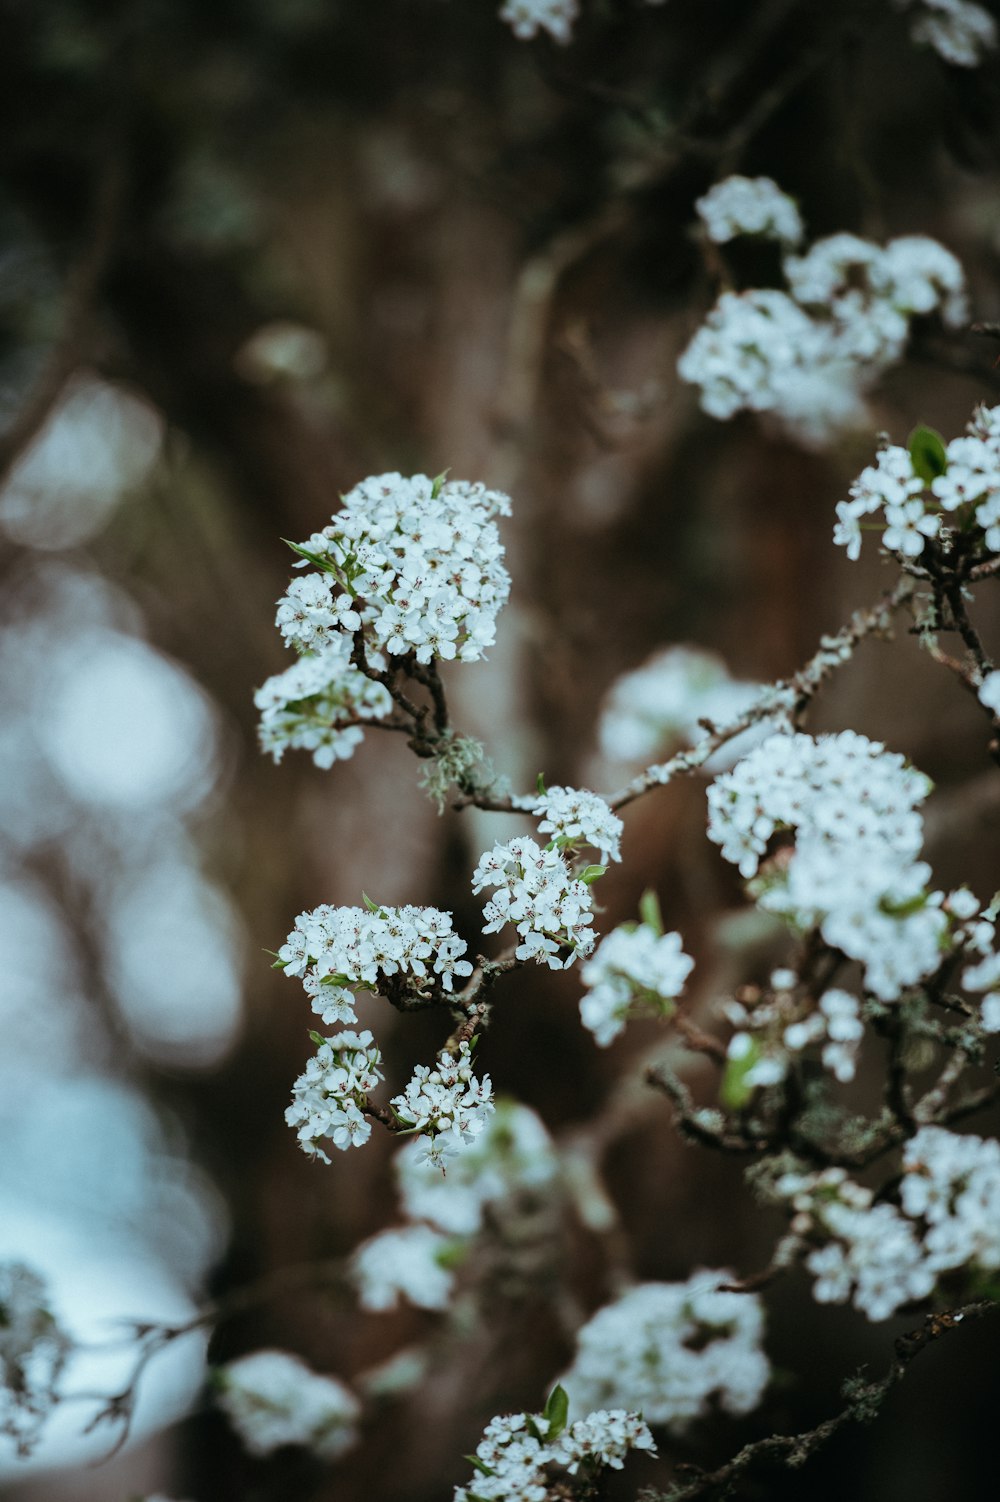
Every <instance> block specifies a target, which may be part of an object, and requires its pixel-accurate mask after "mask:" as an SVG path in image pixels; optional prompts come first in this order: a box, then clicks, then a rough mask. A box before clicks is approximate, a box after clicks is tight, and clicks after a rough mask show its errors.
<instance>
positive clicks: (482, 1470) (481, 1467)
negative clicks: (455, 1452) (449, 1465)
mask: <svg viewBox="0 0 1000 1502" xmlns="http://www.w3.org/2000/svg"><path fill="white" fill-rule="evenodd" d="M462 1459H463V1460H467V1461H468V1462H469V1464H470V1465H471V1466H473V1467H474V1468H475V1469H476V1470H477V1471H478V1472H479V1474H480V1476H495V1475H496V1472H495V1471H494V1470H492V1469H491V1468H490V1467H489V1466H488V1465H487V1464H486V1462H485V1461H484V1460H480V1459H479V1456H478V1455H463V1456H462Z"/></svg>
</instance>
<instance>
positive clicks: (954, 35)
mask: <svg viewBox="0 0 1000 1502" xmlns="http://www.w3.org/2000/svg"><path fill="white" fill-rule="evenodd" d="M895 4H896V8H897V9H898V10H903V9H905V8H907V7H911V6H915V8H916V14H915V15H914V17H913V20H912V22H911V25H910V34H911V36H912V37H913V40H914V41H915V42H926V43H927V45H928V46H929V47H933V48H934V50H935V52H937V53H938V55H939V56H940V57H942V58H943V59H944V61H945V62H946V63H951V64H952V66H953V67H956V68H975V67H977V66H978V64H979V63H981V62H982V60H983V54H984V53H985V52H988V51H990V50H991V49H992V48H994V47H996V45H997V24H996V21H995V20H994V19H993V17H992V16H991V15H990V13H989V11H987V10H985V9H984V8H983V6H981V5H976V4H974V3H973V0H895Z"/></svg>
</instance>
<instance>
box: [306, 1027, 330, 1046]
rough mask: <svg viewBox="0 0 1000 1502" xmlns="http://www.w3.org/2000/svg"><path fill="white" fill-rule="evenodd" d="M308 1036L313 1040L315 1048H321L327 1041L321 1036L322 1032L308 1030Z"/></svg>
mask: <svg viewBox="0 0 1000 1502" xmlns="http://www.w3.org/2000/svg"><path fill="white" fill-rule="evenodd" d="M309 1036H310V1038H311V1039H312V1040H313V1042H314V1043H315V1045H316V1047H317V1048H321V1047H322V1046H323V1044H324V1043H325V1042H326V1041H327V1040H326V1038H324V1037H323V1034H322V1033H314V1032H312V1031H311V1030H310V1033H309Z"/></svg>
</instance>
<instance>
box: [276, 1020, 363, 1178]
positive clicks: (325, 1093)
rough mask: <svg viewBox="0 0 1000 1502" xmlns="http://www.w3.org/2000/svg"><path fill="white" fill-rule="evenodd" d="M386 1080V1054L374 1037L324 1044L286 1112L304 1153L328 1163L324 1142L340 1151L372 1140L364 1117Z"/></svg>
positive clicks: (345, 1037) (346, 1035)
mask: <svg viewBox="0 0 1000 1502" xmlns="http://www.w3.org/2000/svg"><path fill="white" fill-rule="evenodd" d="M381 1079H382V1055H381V1052H380V1051H379V1048H378V1045H377V1044H376V1043H375V1042H374V1041H373V1039H372V1035H371V1033H370V1032H367V1031H366V1032H363V1033H353V1032H343V1033H337V1034H336V1036H335V1037H333V1038H327V1039H326V1040H325V1042H323V1043H322V1044H320V1045H319V1047H318V1048H317V1050H316V1053H315V1054H314V1056H313V1057H312V1058H311V1059H310V1060H309V1062H308V1063H307V1065H306V1068H305V1072H304V1073H303V1074H300V1075H299V1078H298V1079H297V1080H296V1081H295V1084H294V1085H293V1086H292V1104H291V1105H290V1106H289V1107H288V1110H287V1111H286V1112H285V1120H286V1121H287V1122H288V1125H289V1126H290V1127H294V1128H296V1129H297V1136H298V1139H299V1143H300V1145H301V1147H302V1149H303V1151H304V1152H306V1153H308V1154H309V1155H310V1157H317V1158H320V1159H321V1160H322V1161H323V1162H324V1163H329V1161H330V1159H329V1158H328V1157H327V1155H326V1153H325V1152H324V1151H323V1150H322V1148H321V1147H320V1145H319V1144H320V1142H321V1141H323V1140H324V1139H329V1140H330V1141H331V1142H332V1143H333V1145H334V1147H336V1148H338V1149H339V1150H340V1151H341V1152H346V1150H347V1149H348V1148H349V1147H361V1146H363V1145H364V1143H365V1142H367V1141H368V1138H369V1137H370V1136H371V1123H370V1122H369V1121H368V1120H367V1118H366V1117H365V1115H364V1114H363V1111H364V1107H365V1106H367V1103H368V1092H369V1091H370V1090H374V1088H375V1086H376V1085H377V1084H378V1082H379V1080H381Z"/></svg>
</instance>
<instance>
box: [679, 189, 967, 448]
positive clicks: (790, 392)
mask: <svg viewBox="0 0 1000 1502" xmlns="http://www.w3.org/2000/svg"><path fill="white" fill-rule="evenodd" d="M725 187H726V184H725V183H722V184H719V185H718V188H717V189H716V190H715V191H717V192H719V193H720V195H721V190H722V189H723V188H725ZM723 201H724V199H723ZM784 270H785V276H786V279H787V283H788V291H787V292H785V291H780V290H778V289H768V288H763V289H762V288H755V289H750V290H748V291H744V292H724V293H723V294H722V296H721V297H720V298H719V300H718V302H717V303H716V305H715V307H714V308H713V309H712V310H711V312H710V313H709V314H708V317H707V318H706V320H705V323H704V324H703V325H702V327H701V328H700V329H699V330H698V332H697V333H696V334H695V336H694V338H693V339H692V340H691V342H690V344H689V345H688V346H687V348H686V349H685V351H684V353H683V354H682V355H681V357H680V359H679V361H678V363H677V370H678V373H679V375H680V376H681V378H682V379H683V380H685V381H690V382H691V383H692V384H693V385H696V386H700V387H701V405H702V408H703V409H704V411H706V412H707V413H708V414H709V415H710V416H711V417H717V418H720V419H722V420H725V419H727V418H729V417H732V416H733V415H734V414H735V413H737V412H741V411H744V410H749V411H752V412H761V413H769V414H771V415H773V416H774V417H775V418H776V419H777V420H778V421H779V422H780V423H781V424H782V425H783V427H784V428H785V429H786V430H787V431H788V432H789V433H791V434H792V435H793V436H794V437H797V438H798V439H799V440H800V441H801V442H803V443H805V444H822V443H824V442H826V441H827V439H828V438H829V437H831V436H832V435H833V434H836V433H837V432H840V431H842V430H844V429H846V428H849V427H852V426H858V425H860V424H861V423H863V422H864V421H865V419H866V416H867V413H866V408H865V404H864V401H863V394H864V392H865V391H866V390H867V389H868V387H869V386H871V385H872V384H873V383H874V381H875V380H876V379H877V378H878V377H879V375H881V373H882V372H883V371H884V370H885V369H887V367H888V366H889V365H891V364H893V363H894V362H895V361H897V360H898V359H899V358H900V357H901V355H902V353H903V350H904V347H905V345H906V340H907V337H908V334H909V323H910V319H911V318H912V317H914V316H915V315H918V314H919V315H923V314H927V313H932V312H935V311H937V312H939V313H940V315H941V317H942V319H943V320H944V322H945V323H947V324H949V325H951V326H957V325H959V324H961V323H962V322H963V321H964V320H965V318H966V317H967V308H966V301H965V291H964V287H965V279H964V275H963V272H962V268H961V265H960V264H959V262H958V261H957V260H956V259H955V257H954V256H953V255H952V254H951V253H950V251H947V250H945V249H944V247H943V246H942V245H939V244H938V243H937V241H935V240H931V239H928V238H927V237H926V236H923V235H907V236H903V237H901V238H900V239H896V240H892V241H890V242H889V244H888V245H886V246H884V247H882V246H878V245H875V244H874V243H873V242H871V241H869V240H862V239H860V238H859V237H858V236H857V235H850V234H838V235H831V236H829V237H828V238H827V239H824V240H818V241H816V242H815V244H813V245H812V246H811V247H810V248H809V249H808V250H807V251H806V253H805V254H804V255H802V256H793V255H787V256H786V257H785V262H784Z"/></svg>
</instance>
